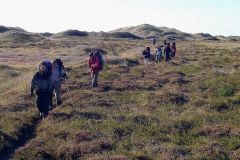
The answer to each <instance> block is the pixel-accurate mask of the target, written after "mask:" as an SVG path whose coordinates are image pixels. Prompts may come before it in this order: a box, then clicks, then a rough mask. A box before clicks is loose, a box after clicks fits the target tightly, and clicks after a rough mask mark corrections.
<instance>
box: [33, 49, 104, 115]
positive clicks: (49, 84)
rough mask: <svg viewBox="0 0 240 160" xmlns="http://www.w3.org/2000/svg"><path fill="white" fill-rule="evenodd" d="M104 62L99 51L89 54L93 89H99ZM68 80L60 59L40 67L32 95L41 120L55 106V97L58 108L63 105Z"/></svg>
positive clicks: (35, 77)
mask: <svg viewBox="0 0 240 160" xmlns="http://www.w3.org/2000/svg"><path fill="white" fill-rule="evenodd" d="M103 64H104V60H103V57H102V54H101V53H100V52H99V51H97V50H92V51H91V52H90V53H89V60H88V66H89V70H90V73H91V76H92V89H93V88H96V87H98V74H99V72H100V71H101V70H102V68H103ZM67 78H68V76H67V74H66V73H65V70H64V65H63V62H62V60H61V59H60V58H56V59H54V60H53V61H50V60H44V61H42V62H41V63H40V64H39V66H38V71H37V72H36V73H35V74H34V76H33V78H32V81H31V87H30V94H31V96H33V95H34V91H35V95H36V106H37V108H38V111H39V113H40V117H41V118H46V117H47V116H48V112H49V110H50V109H53V108H55V106H54V105H53V96H54V95H55V97H56V100H57V102H56V104H57V106H59V105H61V104H62V98H61V85H62V82H63V81H64V80H66V79H67Z"/></svg>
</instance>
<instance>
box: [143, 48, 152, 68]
mask: <svg viewBox="0 0 240 160" xmlns="http://www.w3.org/2000/svg"><path fill="white" fill-rule="evenodd" d="M142 55H143V59H144V63H145V65H146V64H147V63H148V62H149V61H150V58H151V54H150V47H145V49H144V51H143V52H142Z"/></svg>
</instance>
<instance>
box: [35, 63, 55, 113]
mask: <svg viewBox="0 0 240 160" xmlns="http://www.w3.org/2000/svg"><path fill="white" fill-rule="evenodd" d="M51 89H52V84H51V74H50V73H49V71H48V69H47V63H46V62H41V63H40V64H39V71H37V72H36V73H35V74H34V76H33V79H32V83H31V95H33V92H34V90H35V91H36V95H37V97H36V104H37V108H38V111H39V112H40V116H41V117H43V118H46V117H47V116H48V111H49V105H50V92H51Z"/></svg>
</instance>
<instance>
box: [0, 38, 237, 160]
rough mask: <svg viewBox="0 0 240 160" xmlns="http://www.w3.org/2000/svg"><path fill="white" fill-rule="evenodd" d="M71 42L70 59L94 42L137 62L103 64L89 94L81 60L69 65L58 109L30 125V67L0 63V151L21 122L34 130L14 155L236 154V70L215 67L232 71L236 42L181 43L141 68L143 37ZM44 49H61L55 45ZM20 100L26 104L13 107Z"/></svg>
mask: <svg viewBox="0 0 240 160" xmlns="http://www.w3.org/2000/svg"><path fill="white" fill-rule="evenodd" d="M73 42H74V43H75V44H74V45H73V44H68V45H69V46H70V48H67V50H68V51H70V50H71V56H73V55H74V54H75V53H77V52H78V50H79V49H80V50H84V48H85V47H87V46H90V45H91V43H90V42H95V43H94V44H96V45H97V46H101V47H103V49H104V50H106V51H107V56H109V57H110V58H111V56H114V55H119V56H120V55H123V57H120V58H121V59H123V58H126V57H128V58H129V57H131V58H133V57H134V58H138V60H139V61H140V64H139V65H135V66H133V67H127V66H123V65H122V64H115V65H111V64H106V66H105V67H104V70H103V72H101V73H100V77H99V80H100V82H99V85H100V87H99V89H96V90H93V91H92V90H91V88H90V80H91V78H90V74H89V71H88V68H87V65H86V64H85V62H77V63H68V64H67V67H66V68H67V69H68V75H69V77H70V79H69V80H68V81H67V84H68V87H69V88H70V93H68V92H66V91H67V88H66V87H67V86H66V84H64V85H63V92H64V94H63V100H64V104H63V106H62V107H60V108H56V109H55V110H53V111H51V113H50V115H49V117H48V118H47V119H46V120H44V121H43V122H41V123H39V124H38V125H37V126H34V125H35V124H33V123H32V122H33V118H34V117H36V115H37V112H36V108H34V99H33V98H29V97H28V96H27V94H28V89H29V88H28V87H29V82H30V79H31V76H32V70H33V69H26V68H20V67H17V66H10V65H2V66H1V67H0V69H1V70H0V71H1V72H0V75H6V74H5V73H7V75H6V77H3V76H2V78H4V80H3V83H0V87H2V86H4V87H5V90H4V91H3V92H2V93H1V98H0V99H1V101H0V102H1V104H3V106H1V107H0V109H1V110H2V112H1V113H0V114H1V116H0V142H1V143H0V144H1V145H0V151H1V150H3V149H4V148H6V147H7V146H9V145H10V146H11V145H14V144H12V143H11V141H10V140H9V139H7V138H6V135H8V136H9V137H11V138H14V139H15V140H18V139H19V138H21V136H20V135H21V134H20V132H21V131H22V129H21V128H22V127H24V126H26V125H27V126H33V127H36V132H35V136H34V137H33V138H32V139H31V141H28V142H27V144H26V145H24V146H23V147H22V148H19V149H18V150H17V151H16V153H15V154H14V155H13V159H30V158H32V157H35V158H37V159H77V158H81V159H111V158H112V159H114V158H116V157H118V158H119V157H121V158H122V159H190V160H194V159H211V160H212V159H224V160H225V159H238V156H237V153H239V143H240V142H239V140H238V137H239V134H240V133H239V128H240V125H239V124H240V118H239V114H240V113H239V112H240V110H239V104H240V81H239V71H238V70H235V74H232V73H230V72H226V73H224V74H219V73H217V72H216V70H214V69H213V68H214V67H219V66H221V67H222V68H223V70H226V71H227V70H229V69H232V68H233V67H234V66H233V64H237V62H238V61H239V58H238V56H237V53H238V52H239V44H237V43H230V42H229V43H228V42H219V43H209V42H179V43H178V44H177V45H178V46H177V47H178V54H177V56H176V57H175V58H174V60H172V63H165V62H163V63H160V64H157V65H155V64H152V65H149V66H148V67H146V66H144V65H143V63H142V61H141V59H140V58H139V54H140V53H138V49H139V48H140V47H141V46H146V45H148V42H147V41H144V40H141V41H132V42H130V41H126V40H121V41H118V40H115V39H114V40H113V39H108V40H106V42H101V40H97V39H91V38H86V39H84V40H83V39H74V41H73ZM73 42H72V43H73ZM64 43H65V44H64V45H67V43H71V42H69V40H66V41H65V42H64ZM56 45H59V46H61V45H63V44H61V43H60V42H58V43H57V44H56ZM76 45H78V47H79V48H74V47H76ZM228 46H229V47H228ZM71 47H72V48H71ZM114 47H115V48H114ZM50 48H51V46H50ZM62 48H63V49H65V47H64V46H63V47H62ZM136 48H137V49H136ZM31 49H32V52H34V53H35V52H37V50H38V48H37V47H35V48H31ZM10 50H11V49H10ZM33 50H35V51H33ZM39 50H41V49H39ZM50 50H51V51H57V52H60V53H61V54H62V53H64V50H63V51H61V48H58V47H56V46H55V45H54V46H52V48H51V49H49V50H47V51H49V52H50ZM3 52H4V51H3ZM16 52H21V48H19V51H16ZM29 52H30V51H29ZM115 52H117V54H116V53H115ZM72 53H73V54H72ZM127 54H129V55H127ZM49 55H51V54H50V53H49ZM79 55H81V54H79ZM126 55H127V56H126ZM65 56H66V57H67V56H68V55H67V53H66V55H65ZM202 58H206V59H205V61H203V59H202ZM182 60H184V61H186V62H187V63H184V62H182ZM213 65H216V66H213ZM16 80H17V83H16ZM5 82H7V83H5ZM13 85H14V86H15V87H11V86H13ZM106 88H107V89H106ZM71 103H74V107H72V106H71V105H70V104H71ZM19 104H28V105H27V106H28V107H26V108H24V107H22V109H19V108H21V106H20V107H19V108H18V107H13V106H15V105H17V106H19ZM6 108H7V109H6ZM6 115H7V116H6ZM26 151H27V152H26ZM116 159H117V158H116Z"/></svg>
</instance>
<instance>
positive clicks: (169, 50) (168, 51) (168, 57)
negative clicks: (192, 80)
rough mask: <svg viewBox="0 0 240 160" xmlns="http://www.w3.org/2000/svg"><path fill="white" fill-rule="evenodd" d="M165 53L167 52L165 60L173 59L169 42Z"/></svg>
mask: <svg viewBox="0 0 240 160" xmlns="http://www.w3.org/2000/svg"><path fill="white" fill-rule="evenodd" d="M164 53H165V57H166V58H165V61H166V62H167V61H169V60H170V59H171V57H170V54H171V48H170V43H167V45H166V47H165V48H164Z"/></svg>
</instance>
